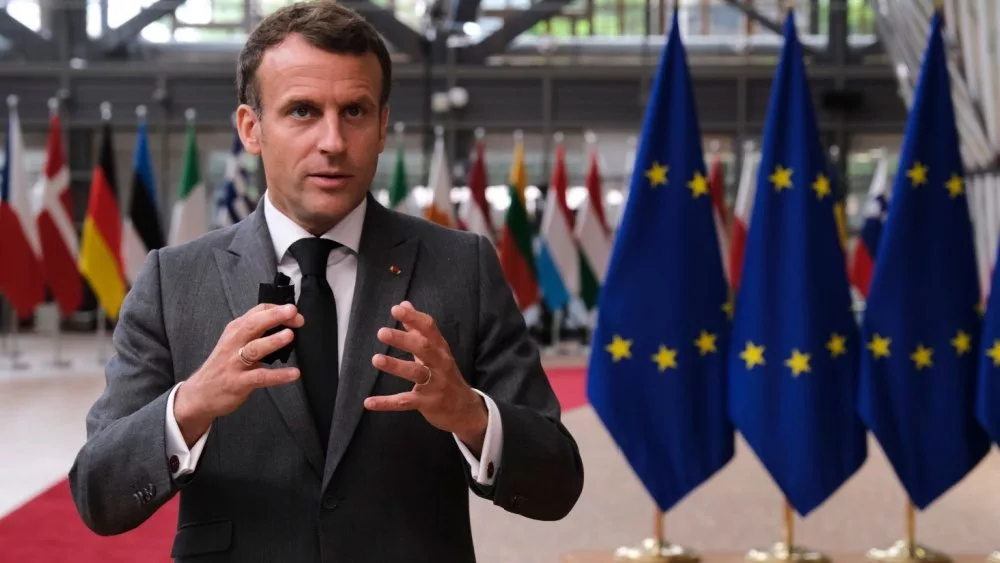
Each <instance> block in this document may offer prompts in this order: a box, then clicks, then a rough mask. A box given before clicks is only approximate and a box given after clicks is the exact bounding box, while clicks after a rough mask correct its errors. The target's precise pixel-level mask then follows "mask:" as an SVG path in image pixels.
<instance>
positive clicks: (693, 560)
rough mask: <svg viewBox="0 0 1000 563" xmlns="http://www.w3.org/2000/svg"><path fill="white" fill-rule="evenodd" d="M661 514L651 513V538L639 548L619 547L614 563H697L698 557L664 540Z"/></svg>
mask: <svg viewBox="0 0 1000 563" xmlns="http://www.w3.org/2000/svg"><path fill="white" fill-rule="evenodd" d="M663 519H664V518H663V513H662V512H660V510H659V509H657V510H655V511H654V512H653V537H651V538H646V539H645V540H643V541H642V544H641V545H640V546H639V547H619V548H618V549H617V550H615V557H614V560H615V561H643V562H645V563H698V562H699V561H700V560H701V559H700V558H699V557H698V555H697V554H696V553H695V552H693V551H691V550H689V549H686V548H684V547H681V546H679V545H677V544H672V543H670V542H668V541H667V540H666V539H665V535H664V533H663Z"/></svg>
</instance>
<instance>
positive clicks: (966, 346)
mask: <svg viewBox="0 0 1000 563" xmlns="http://www.w3.org/2000/svg"><path fill="white" fill-rule="evenodd" d="M951 345H952V346H954V347H955V352H957V353H958V355H959V356H961V355H962V354H964V353H966V352H968V351H969V350H971V349H972V337H970V336H969V334H968V333H967V332H965V331H964V330H960V331H958V334H956V335H955V338H952V339H951Z"/></svg>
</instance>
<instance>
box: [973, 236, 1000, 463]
mask: <svg viewBox="0 0 1000 563" xmlns="http://www.w3.org/2000/svg"><path fill="white" fill-rule="evenodd" d="M997 256H998V257H1000V253H998V254H997ZM993 263H994V264H998V263H1000V262H997V261H994V262H993ZM990 296H996V299H991V298H988V299H989V300H988V302H987V307H986V319H985V320H984V321H983V337H982V346H981V349H980V350H979V354H980V355H979V386H978V390H977V393H976V414H977V415H978V417H979V422H980V423H981V424H982V425H983V428H985V429H986V432H987V433H988V434H989V436H990V438H992V439H993V440H994V441H995V442H997V443H1000V268H994V270H993V282H992V284H991V287H990Z"/></svg>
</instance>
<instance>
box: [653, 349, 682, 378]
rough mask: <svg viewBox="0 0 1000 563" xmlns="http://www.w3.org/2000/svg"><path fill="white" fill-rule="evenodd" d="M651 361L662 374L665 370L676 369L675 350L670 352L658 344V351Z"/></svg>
mask: <svg viewBox="0 0 1000 563" xmlns="http://www.w3.org/2000/svg"><path fill="white" fill-rule="evenodd" d="M653 361H654V362H656V365H657V366H658V367H659V368H660V373H663V372H664V371H666V370H667V368H676V367H677V350H671V349H670V348H667V347H666V346H664V345H663V344H660V351H659V352H657V353H656V354H654V355H653Z"/></svg>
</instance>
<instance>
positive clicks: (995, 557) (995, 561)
mask: <svg viewBox="0 0 1000 563" xmlns="http://www.w3.org/2000/svg"><path fill="white" fill-rule="evenodd" d="M987 561H989V563H1000V551H994V552H993V553H991V554H990V556H989V558H988V559H987Z"/></svg>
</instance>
